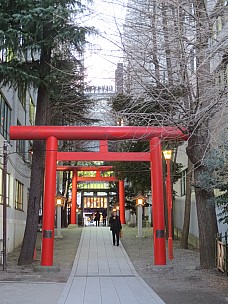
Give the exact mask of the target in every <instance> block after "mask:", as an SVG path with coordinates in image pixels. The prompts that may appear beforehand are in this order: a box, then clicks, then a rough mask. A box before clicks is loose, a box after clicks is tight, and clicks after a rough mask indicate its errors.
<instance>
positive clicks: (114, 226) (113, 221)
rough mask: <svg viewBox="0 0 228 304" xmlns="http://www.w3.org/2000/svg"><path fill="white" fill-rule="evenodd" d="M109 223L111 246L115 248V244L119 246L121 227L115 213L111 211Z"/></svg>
mask: <svg viewBox="0 0 228 304" xmlns="http://www.w3.org/2000/svg"><path fill="white" fill-rule="evenodd" d="M109 223H110V230H111V231H112V240H113V246H115V244H116V245H117V246H119V240H120V231H121V229H122V225H121V222H120V218H119V216H118V215H117V213H116V211H113V213H112V216H111V217H110V220H109Z"/></svg>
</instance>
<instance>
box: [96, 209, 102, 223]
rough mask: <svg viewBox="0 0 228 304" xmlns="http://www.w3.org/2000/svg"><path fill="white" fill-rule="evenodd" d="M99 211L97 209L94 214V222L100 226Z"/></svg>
mask: <svg viewBox="0 0 228 304" xmlns="http://www.w3.org/2000/svg"><path fill="white" fill-rule="evenodd" d="M100 217H101V215H100V212H99V211H97V212H96V214H95V222H96V226H100Z"/></svg>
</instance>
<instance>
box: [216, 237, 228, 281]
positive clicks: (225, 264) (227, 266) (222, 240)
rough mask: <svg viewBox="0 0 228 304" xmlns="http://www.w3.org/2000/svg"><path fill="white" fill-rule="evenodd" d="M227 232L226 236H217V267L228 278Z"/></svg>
mask: <svg viewBox="0 0 228 304" xmlns="http://www.w3.org/2000/svg"><path fill="white" fill-rule="evenodd" d="M227 239H228V236H227V232H225V235H222V233H218V234H217V235H216V255H215V256H216V261H215V262H216V267H217V268H218V269H219V270H220V271H222V272H223V273H225V274H226V275H227V276H228V244H227Z"/></svg>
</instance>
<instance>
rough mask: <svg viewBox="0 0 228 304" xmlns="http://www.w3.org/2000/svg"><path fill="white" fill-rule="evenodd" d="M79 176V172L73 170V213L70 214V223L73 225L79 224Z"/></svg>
mask: <svg viewBox="0 0 228 304" xmlns="http://www.w3.org/2000/svg"><path fill="white" fill-rule="evenodd" d="M77 176H78V171H77V170H73V178H72V197H71V213H70V223H71V224H72V225H75V224H77V216H76V212H77Z"/></svg>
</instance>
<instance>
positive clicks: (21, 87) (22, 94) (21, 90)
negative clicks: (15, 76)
mask: <svg viewBox="0 0 228 304" xmlns="http://www.w3.org/2000/svg"><path fill="white" fill-rule="evenodd" d="M26 92H27V84H26V83H25V82H20V84H18V88H17V96H18V98H19V100H20V102H21V104H22V106H23V108H25V107H26Z"/></svg>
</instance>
